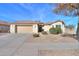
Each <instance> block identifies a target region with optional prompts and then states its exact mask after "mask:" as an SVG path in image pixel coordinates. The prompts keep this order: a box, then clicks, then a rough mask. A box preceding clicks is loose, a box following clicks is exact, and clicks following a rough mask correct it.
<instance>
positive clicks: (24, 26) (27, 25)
mask: <svg viewBox="0 0 79 59" xmlns="http://www.w3.org/2000/svg"><path fill="white" fill-rule="evenodd" d="M56 26H59V27H61V29H62V31H63V33H64V32H65V24H64V22H63V21H60V20H58V21H55V22H48V23H46V24H45V23H42V22H38V21H16V22H14V23H12V24H11V25H10V32H11V33H38V32H42V31H46V32H49V29H50V28H51V27H56Z"/></svg>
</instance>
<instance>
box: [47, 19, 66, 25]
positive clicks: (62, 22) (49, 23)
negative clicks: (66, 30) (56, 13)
mask: <svg viewBox="0 0 79 59" xmlns="http://www.w3.org/2000/svg"><path fill="white" fill-rule="evenodd" d="M56 22H62V24H64V25H65V23H64V21H61V20H57V21H53V22H48V23H46V24H48V25H50V24H53V23H56Z"/></svg>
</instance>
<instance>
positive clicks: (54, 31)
mask: <svg viewBox="0 0 79 59" xmlns="http://www.w3.org/2000/svg"><path fill="white" fill-rule="evenodd" d="M49 32H50V33H51V34H60V33H62V30H61V28H50V29H49Z"/></svg>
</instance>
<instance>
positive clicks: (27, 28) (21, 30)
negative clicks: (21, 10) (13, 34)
mask: <svg viewBox="0 0 79 59" xmlns="http://www.w3.org/2000/svg"><path fill="white" fill-rule="evenodd" d="M17 33H32V26H17Z"/></svg>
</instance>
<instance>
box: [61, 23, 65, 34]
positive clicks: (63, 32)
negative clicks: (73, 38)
mask: <svg viewBox="0 0 79 59" xmlns="http://www.w3.org/2000/svg"><path fill="white" fill-rule="evenodd" d="M65 31H66V29H65V26H64V25H62V34H65Z"/></svg>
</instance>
